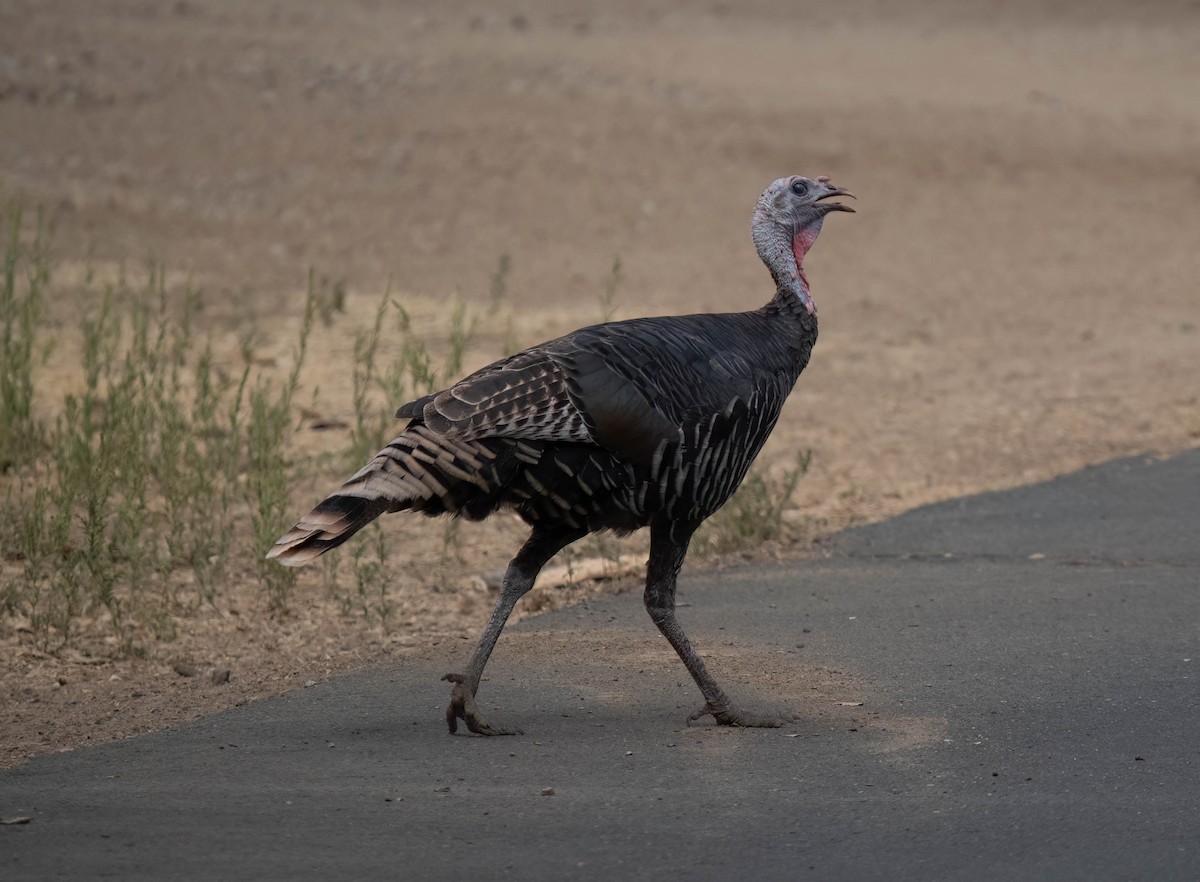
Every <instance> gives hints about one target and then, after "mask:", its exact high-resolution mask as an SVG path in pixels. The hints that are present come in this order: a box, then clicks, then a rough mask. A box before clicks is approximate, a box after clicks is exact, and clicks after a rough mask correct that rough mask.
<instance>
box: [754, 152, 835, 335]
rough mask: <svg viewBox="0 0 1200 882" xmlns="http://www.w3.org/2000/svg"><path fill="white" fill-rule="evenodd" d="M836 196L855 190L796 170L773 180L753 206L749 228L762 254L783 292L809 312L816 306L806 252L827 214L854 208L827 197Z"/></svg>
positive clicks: (813, 310)
mask: <svg viewBox="0 0 1200 882" xmlns="http://www.w3.org/2000/svg"><path fill="white" fill-rule="evenodd" d="M836 196H849V197H850V198H852V199H853V198H854V194H853V193H851V192H850V191H849V190H846V189H843V188H842V187H838V186H836V185H835V184H834V183H833V182H832V181H831V180H829V178H827V177H824V176H821V177H818V178H817V179H816V180H815V181H814V180H812V179H810V178H803V177H800V176H799V175H792V176H791V177H788V178H780V179H779V180H777V181H774V182H773V183H772V184H771V186H769V187H767V189H766V190H764V191H763V194H762V195H761V196H760V197H758V204H757V205H756V206H755V207H754V221H753V224H752V226H751V231H752V233H753V236H754V245H755V247H756V248H757V249H758V256H759V257H761V258H762V260H763V263H765V264H766V265H767V268H768V269H770V270H771V276H772V278H774V279H775V284H776V285H777V286H778V287H779V290H780V293H784V292H785V291H786V293H790V294H792V295H794V296H795V297H797V298H798V299H799V300H800V302H801V303H802V304H803V305H804V307H805V308H806V309H807V310H808V312H810V313H812V312H815V311H816V310H815V308H814V307H813V304H812V298H811V297H810V296H809V293H808V279H806V278H805V276H804V255H805V254H807V253H808V249H810V248H811V247H812V245H813V243H814V242H815V241H817V235H818V234H819V233H820V232H821V224H822V223H823V222H824V221H825V216H826V215H827V214H829V213H830V212H833V211H849V212H853V211H854V209H853V208H851V207H850V206H849V205H844V204H843V203H841V202H826V201H825V200H827V199H832V198H834V197H836Z"/></svg>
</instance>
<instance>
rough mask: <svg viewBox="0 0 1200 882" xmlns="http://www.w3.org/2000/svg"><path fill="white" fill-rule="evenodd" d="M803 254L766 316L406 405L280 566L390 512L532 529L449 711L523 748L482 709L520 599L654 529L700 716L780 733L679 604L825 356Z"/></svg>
mask: <svg viewBox="0 0 1200 882" xmlns="http://www.w3.org/2000/svg"><path fill="white" fill-rule="evenodd" d="M785 180H787V181H793V180H796V179H785ZM800 180H803V179H800ZM779 183H780V182H776V184H779ZM773 186H775V185H773ZM829 189H830V190H831V191H833V192H834V193H836V194H839V195H840V194H842V193H845V192H846V191H840V190H836V188H829ZM771 192H772V191H771V190H770V189H768V191H767V193H768V194H769V193H771ZM766 195H767V194H764V198H765V197H766ZM760 205H761V200H760ZM817 207H818V208H820V209H824V210H825V211H828V210H831V209H832V208H833V206H832V205H819V206H817ZM823 214H824V212H822V213H821V215H820V217H823ZM816 226H817V228H818V229H819V218H818V220H817V222H816ZM812 238H815V232H814V233H813V235H812ZM756 241H758V239H757V228H756ZM808 244H811V242H809V243H808ZM763 250H764V248H763V245H762V244H761V243H760V245H759V251H760V254H762V253H763ZM793 253H794V257H793V260H795V264H794V266H795V268H796V272H795V273H794V274H792V275H791V276H790V278H789V276H788V274H787V273H786V271H785V272H784V273H783V276H784V278H783V279H782V281H781V279H780V274H779V273H777V272H776V267H775V266H773V265H772V264H771V262H770V261H769V260H768V257H767V256H766V255H764V260H768V265H769V266H771V269H772V273H773V275H775V276H776V281H777V283H778V290H777V292H776V296H775V297H774V298H773V299H772V300H771V302H770V303H768V304H767V305H766V306H764V307H763V308H762V309H758V310H755V311H753V312H744V313H731V314H717V315H689V316H671V317H663V318H645V319H633V320H630V321H623V322H613V323H609V324H604V325H596V326H593V327H589V328H583V329H581V330H579V331H575V332H574V333H572V334H569V335H567V336H564V337H560V338H558V339H556V340H552V341H550V342H548V343H544V344H541V345H540V346H536V347H533V348H532V349H528V350H525V351H524V352H521V353H518V354H517V355H514V356H511V357H510V358H507V359H505V360H503V361H500V362H496V363H495V364H492V365H489V366H487V367H485V368H483V369H482V370H480V371H477V372H476V373H474V374H472V375H470V376H469V377H467V378H465V379H463V380H462V381H460V382H458V383H456V384H455V385H454V386H452V387H451V388H450V389H448V390H445V391H443V392H441V393H437V394H435V395H429V396H426V397H424V398H421V399H418V400H416V401H413V402H410V403H409V404H406V405H404V406H403V407H401V408H400V410H399V411H398V413H397V416H398V417H407V418H409V420H410V422H409V425H408V426H407V428H406V429H405V430H404V431H403V432H402V433H401V434H400V435H399V436H398V437H397V438H396V439H394V440H393V441H392V442H391V443H390V444H389V445H388V446H387V447H385V448H384V449H383V450H382V451H380V452H379V453H378V454H377V455H376V456H375V457H374V458H373V459H372V460H371V461H370V462H369V463H367V465H366V466H364V467H363V468H362V469H361V470H360V471H359V472H357V473H356V474H355V475H354V476H352V477H351V478H350V479H349V480H348V481H347V482H346V483H345V484H344V485H343V486H342V487H341V488H339V489H338V490H337V491H335V492H334V493H333V494H332V495H331V496H329V498H327V499H326V500H325V501H323V502H322V503H321V504H320V505H318V506H317V507H316V508H315V509H314V510H313V511H312V512H311V513H310V514H308V515H307V516H305V517H304V518H303V519H301V521H300V522H299V523H297V525H296V526H295V527H294V528H293V529H292V530H291V531H290V532H289V533H287V534H286V535H285V536H283V537H282V538H281V539H280V540H279V542H278V543H277V544H276V546H275V547H274V548H273V549H272V551H271V555H270V556H272V557H275V558H278V559H279V560H280V561H281V562H284V563H289V564H298V563H305V562H307V561H308V560H311V559H312V558H315V557H316V556H317V555H319V554H321V553H323V552H324V551H326V550H328V549H330V548H333V547H335V546H337V545H339V544H341V543H342V542H344V541H345V540H346V539H348V538H349V537H350V536H351V535H353V534H354V533H355V532H356V531H357V530H358V529H360V528H361V527H363V526H365V525H366V524H367V523H369V522H370V521H371V520H373V519H374V518H376V517H378V516H379V515H380V514H382V513H384V512H393V511H402V510H414V511H419V512H422V513H425V514H428V515H439V514H447V513H448V514H452V515H455V516H461V517H465V518H469V519H480V518H484V517H486V516H488V515H490V514H492V513H493V512H495V511H497V510H498V509H511V510H513V511H515V512H517V513H518V514H519V515H520V516H521V517H522V518H523V519H524V520H525V521H526V522H528V523H529V524H530V526H531V527H532V534H531V537H530V539H529V541H528V542H527V543H526V545H525V547H524V548H523V549H522V550H521V552H520V553H519V554H518V555H517V557H516V558H515V559H514V560H513V562H512V564H511V565H510V567H509V570H508V573H507V574H506V576H505V581H504V587H503V589H502V592H501V597H500V599H499V601H498V602H497V606H496V610H495V611H494V612H493V615H492V619H491V621H490V622H489V623H488V627H487V629H486V630H485V632H484V635H483V638H482V639H481V641H480V644H479V647H478V648H477V650H476V653H475V656H474V657H473V659H472V661H471V664H470V666H469V668H468V671H467V673H466V674H453V675H447V678H448V679H451V680H453V681H455V683H456V684H457V685H456V686H455V688H454V692H453V695H452V699H451V704H450V707H449V708H448V710H447V721H448V723H449V725H450V730H451V731H452V732H453V731H454V730H455V728H456V724H457V720H458V719H463V720H465V721H466V723H467V725H468V727H469V728H470V729H471V730H472V731H474V732H478V733H480V734H508V733H509V731H510V730H504V729H500V728H498V727H495V726H492V725H491V724H489V723H488V722H487V721H486V720H485V719H484V717H483V715H482V713H480V712H479V710H478V708H477V707H476V706H475V704H474V694H475V692H476V690H477V688H478V684H479V679H480V677H481V676H482V672H483V666H484V665H485V664H486V661H487V658H488V656H489V655H490V652H491V649H492V647H493V646H494V644H495V641H496V639H497V638H498V637H499V633H500V630H501V628H502V627H503V625H504V621H505V620H506V619H507V617H508V614H509V613H510V612H511V610H512V607H513V606H514V605H515V603H516V601H517V599H518V598H519V597H520V596H521V595H523V594H524V593H525V592H526V591H528V590H529V588H530V587H532V584H533V580H534V578H535V577H536V575H537V572H538V571H539V570H540V569H541V567H542V566H543V565H544V564H545V562H546V561H547V560H549V558H550V557H551V556H553V555H554V554H555V553H556V552H557V551H559V550H560V549H561V548H563V547H564V546H566V545H567V544H569V543H571V542H573V541H575V540H576V539H579V538H580V537H582V536H585V535H587V534H588V533H591V532H595V531H599V530H613V531H615V532H617V533H621V534H624V533H628V532H631V531H633V530H636V529H638V528H640V527H645V526H649V527H650V528H651V555H650V563H649V567H648V577H647V588H646V605H647V609H648V610H649V611H650V614H651V617H652V618H653V619H654V621H655V623H656V624H657V625H658V626H659V628H660V630H662V632H663V633H664V635H665V636H666V637H667V638H668V640H670V642H671V643H672V645H673V646H675V648H676V650H677V651H678V652H679V654H680V657H681V658H682V659H683V661H684V663H685V664H686V665H687V667H688V669H689V670H690V671H691V672H692V674H693V677H695V678H696V681H697V683H698V685H699V686H700V688H701V691H702V692H703V693H704V695H705V699H706V704H705V708H703V709H702V711H700V712H698V713H711V714H713V715H714V716H715V717H716V718H717V720H718V721H719V722H723V723H733V724H741V725H777V724H778V721H776V720H774V719H773V718H766V717H757V716H753V715H749V714H746V713H744V712H742V711H739V710H737V709H736V708H734V707H733V706H732V704H731V703H730V702H729V700H728V699H727V698H726V697H725V695H724V693H723V692H722V691H721V690H720V688H719V687H718V686H717V685H716V683H715V681H713V680H712V678H711V676H709V675H708V673H707V672H706V671H705V670H704V666H703V664H702V663H701V662H700V660H699V658H698V657H697V656H696V654H695V652H694V651H693V650H692V648H691V645H690V643H689V642H688V640H687V638H686V636H684V634H683V631H682V629H681V628H680V627H679V625H678V622H677V621H676V619H675V614H674V591H675V575H676V573H677V572H678V570H679V566H680V565H681V564H682V561H683V557H684V555H685V554H686V551H687V545H688V542H689V540H690V538H691V535H692V533H693V532H694V530H695V529H696V527H697V526H698V525H699V524H700V523H701V522H702V521H703V520H704V519H705V518H707V517H708V516H709V515H711V514H712V513H713V512H714V511H716V510H717V509H718V508H719V507H720V506H721V505H722V504H723V503H724V502H725V501H726V500H727V499H728V498H729V497H730V495H732V493H733V492H734V490H736V489H737V487H738V485H739V484H740V483H741V481H742V479H743V477H744V476H745V474H746V471H747V469H748V468H749V467H750V464H751V463H752V462H753V460H754V458H755V457H756V456H757V454H758V452H759V451H760V450H761V448H762V446H763V444H764V442H765V441H766V440H767V437H768V435H769V434H770V432H771V430H772V429H773V428H774V426H775V423H776V420H777V419H778V417H779V413H780V410H781V408H782V406H783V402H784V400H785V399H786V398H787V396H788V393H789V392H790V391H791V389H792V387H793V385H794V384H795V382H796V379H797V377H798V376H799V374H800V372H801V371H802V370H803V369H804V367H805V365H806V364H807V363H808V359H809V355H810V353H811V351H812V347H813V344H814V343H815V341H816V336H817V322H816V315H815V312H814V311H813V310H812V308H811V300H808V299H807V285H806V284H805V285H804V288H803V296H797V294H796V292H795V291H793V290H791V289H790V288H789V285H788V282H789V281H790V282H791V283H792V284H793V285H794V284H797V283H798V282H797V278H796V277H797V276H799V279H803V273H802V271H801V270H800V267H799V261H800V260H801V259H802V258H803V251H794V252H793Z"/></svg>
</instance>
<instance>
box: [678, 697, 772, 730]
mask: <svg viewBox="0 0 1200 882" xmlns="http://www.w3.org/2000/svg"><path fill="white" fill-rule="evenodd" d="M707 716H711V717H712V718H713V719H714V720H716V721H717V725H719V726H744V727H746V728H749V729H778V728H779V727H780V726H782V725H783V724H784V723H786V722H787V720H785V719H783V718H782V717H779V716H774V715H772V716H767V715H765V714H755V713H750V712H749V711H744V710H742V709H741V708H740V707H734V706H733V705H715V704H712V703H711V702H705V703H704V706H703V707H701V708H699V709H698V710H697V711H696V712H695V713H694V714H692V715H691V716H690V717H688V719H687V724H688V725H689V726H690V725H692V723H693V722H694V721H696V720H698V719H700V718H701V717H707Z"/></svg>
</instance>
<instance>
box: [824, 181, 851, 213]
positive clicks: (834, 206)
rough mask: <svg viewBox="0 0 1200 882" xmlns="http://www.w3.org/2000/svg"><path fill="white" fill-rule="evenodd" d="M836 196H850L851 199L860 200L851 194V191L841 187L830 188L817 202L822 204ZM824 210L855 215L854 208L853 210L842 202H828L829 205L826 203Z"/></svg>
mask: <svg viewBox="0 0 1200 882" xmlns="http://www.w3.org/2000/svg"><path fill="white" fill-rule="evenodd" d="M835 196H849V197H850V198H851V199H857V198H858V197H857V196H855V195H854V194H853V193H851V192H850V191H849V190H845V189H843V188H841V187H830V188H829V192H828V193H825V194H824V195H821V196H818V197H817V198H816V201H817V202H821V201H823V200H825V199H832V198H833V197H835ZM824 208H825V210H826V211H848V212H850V213H851V214H854V209H853V208H851V207H850V206H849V205H844V204H842V203H841V202H827V203H825V205H824Z"/></svg>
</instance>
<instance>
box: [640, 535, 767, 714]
mask: <svg viewBox="0 0 1200 882" xmlns="http://www.w3.org/2000/svg"><path fill="white" fill-rule="evenodd" d="M694 529H695V528H694V527H693V528H691V529H688V530H686V531H684V530H683V529H682V528H681V525H679V524H675V525H674V529H673V528H672V525H671V524H669V523H658V522H656V523H654V524H652V525H651V526H650V562H649V563H648V564H647V566H646V594H645V602H646V612H648V613H650V618H651V619H652V620H653V621H654V624H655V625H657V626H658V630H660V631H662V634H663V636H664V637H666V638H667V640H668V642H670V644H671V645H672V646H673V647H675V651H676V652H677V653H679V657H680V658H681V659H682V660H683V664H684V666H685V667H686V668H687V669H688V673H690V674H691V675H692V679H693V680H695V681H696V685H697V686H699V687H700V692H701V693H702V694H703V695H704V706H703V707H702V708H700V709H699V710H698V711H696V712H695V713H694V714H692V715H691V716H690V717H688V722H689V723H690V722H691V721H692V720H698V719H699V718H700V717H702V716H705V715H706V714H711V715H712V717H713V718H714V719H715V720H716V721H717V722H718V723H720V724H721V725H723V726H764V727H776V726H782V725H783V723H784V721H783V720H782V719H780V718H779V717H776V716H762V715H759V714H752V713H747V712H746V711H744V710H741V709H740V708H738V707H736V706H734V704H733V702H731V701H730V700H729V696H727V695H726V694H725V691H724V690H723V689H721V687H720V686H718V685H717V681H716V680H714V679H713V677H712V675H711V674H710V673H709V672H708V669H707V668H705V667H704V662H702V661H701V660H700V656H698V655H696V650H695V649H693V648H692V643H691V641H690V640H688V638H687V635H686V634H684V633H683V628H682V627H680V625H679V620H678V619H677V618H675V579H676V577H677V576H678V575H679V568H680V567H681V566H683V558H684V556H685V555H686V554H687V549H688V543H689V542H690V541H691V538H692V531H693V530H694ZM673 532H674V533H680V534H682V538H677V537H676V536H673V535H672V533H673Z"/></svg>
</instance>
